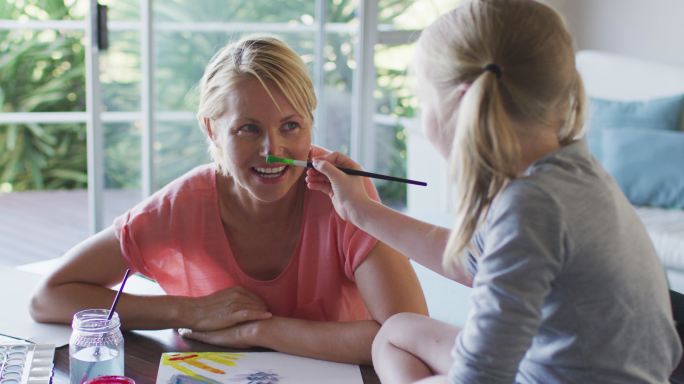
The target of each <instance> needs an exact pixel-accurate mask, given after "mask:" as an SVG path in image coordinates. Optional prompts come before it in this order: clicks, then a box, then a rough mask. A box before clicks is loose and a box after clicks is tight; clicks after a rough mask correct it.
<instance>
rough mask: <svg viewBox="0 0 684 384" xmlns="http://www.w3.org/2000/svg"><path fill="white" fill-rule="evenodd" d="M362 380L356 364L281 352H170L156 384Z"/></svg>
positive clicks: (350, 383) (340, 383) (344, 383)
mask: <svg viewBox="0 0 684 384" xmlns="http://www.w3.org/2000/svg"><path fill="white" fill-rule="evenodd" d="M307 383H312V384H313V383H317V384H318V383H329V384H362V383H363V380H362V379H361V371H360V370H359V367H358V366H357V365H351V364H341V363H333V362H330V361H323V360H316V359H309V358H306V357H299V356H293V355H288V354H285V353H279V352H243V353H232V352H169V353H164V354H163V355H162V357H161V361H160V364H159V372H158V374H157V384H307Z"/></svg>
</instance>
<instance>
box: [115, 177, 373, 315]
mask: <svg viewBox="0 0 684 384" xmlns="http://www.w3.org/2000/svg"><path fill="white" fill-rule="evenodd" d="M301 182H303V180H302V181H301ZM367 186H370V188H367V189H370V190H372V191H371V194H372V195H373V196H374V198H375V199H377V198H378V196H377V192H376V191H375V188H373V187H372V183H370V182H368V183H367ZM305 190H306V192H305V196H304V214H303V215H302V229H301V236H300V239H299V244H298V245H297V246H296V249H295V252H294V254H293V256H292V258H291V259H290V262H289V263H288V265H287V266H286V267H285V269H284V270H283V271H282V272H281V273H280V275H278V276H277V277H276V278H274V279H272V280H266V281H264V280H256V279H254V278H252V277H250V276H249V275H247V274H246V273H244V272H243V271H242V270H241V268H240V266H239V265H238V264H237V262H236V260H235V257H234V256H233V253H232V251H231V247H230V243H229V241H228V238H227V236H226V235H225V232H224V229H223V225H222V223H221V217H220V214H219V205H218V196H217V189H216V169H215V167H214V165H213V164H212V165H204V166H200V167H197V168H195V169H193V170H191V171H190V172H188V173H187V174H185V175H184V176H182V177H180V178H178V179H176V180H174V181H173V182H171V183H170V184H168V185H167V186H166V187H164V188H163V189H161V190H159V191H158V192H157V193H155V194H154V195H152V196H150V197H149V198H147V199H145V200H144V201H143V202H141V203H140V204H138V205H137V206H135V207H133V208H132V209H131V210H129V211H128V212H126V213H125V214H123V215H121V216H119V217H118V218H116V219H115V220H114V230H115V233H116V236H117V237H118V239H119V242H120V244H121V252H122V254H123V257H124V259H125V261H126V263H127V264H128V265H129V266H130V268H131V269H132V271H135V272H139V273H141V274H143V275H145V276H147V277H150V278H152V279H154V280H156V281H157V282H158V283H159V285H160V286H161V287H162V288H163V289H164V291H165V292H166V293H167V294H169V295H179V296H193V297H197V296H204V295H208V294H211V293H214V292H216V291H219V290H221V289H224V288H228V287H232V286H235V285H239V286H242V287H244V288H246V289H248V290H250V291H252V292H254V293H256V294H257V295H259V296H260V297H261V298H262V299H263V300H264V301H265V302H266V305H267V306H268V309H269V311H271V312H272V313H273V314H274V315H277V316H285V317H295V318H301V319H308V320H319V321H350V320H361V319H369V318H370V316H369V314H368V311H367V309H366V306H365V305H364V303H363V300H362V298H361V296H360V294H359V291H358V289H357V287H356V284H355V282H354V271H355V270H356V268H357V267H358V266H359V265H360V264H361V263H363V261H364V260H365V259H366V256H367V255H368V253H369V252H370V250H371V249H372V248H373V247H374V246H375V244H376V243H377V240H376V239H375V238H373V237H371V236H370V235H368V234H366V233H365V232H363V231H361V230H360V229H359V228H357V227H355V226H354V225H352V224H350V223H347V222H346V221H344V220H342V219H341V218H340V217H339V216H338V215H337V213H336V212H335V210H334V208H333V206H332V203H331V201H330V198H329V197H328V196H326V195H325V194H323V193H321V192H318V191H311V190H309V189H308V188H305ZM254 236H259V234H258V233H255V234H254Z"/></svg>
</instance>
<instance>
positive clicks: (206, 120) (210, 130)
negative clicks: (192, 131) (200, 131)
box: [202, 117, 216, 141]
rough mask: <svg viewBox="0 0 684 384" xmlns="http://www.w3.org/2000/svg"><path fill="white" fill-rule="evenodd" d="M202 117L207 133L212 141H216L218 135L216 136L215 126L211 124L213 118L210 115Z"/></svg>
mask: <svg viewBox="0 0 684 384" xmlns="http://www.w3.org/2000/svg"><path fill="white" fill-rule="evenodd" d="M202 119H203V122H204V128H206V130H207V135H209V138H210V139H211V141H215V140H216V136H214V127H212V126H211V119H210V118H208V117H203V118H202Z"/></svg>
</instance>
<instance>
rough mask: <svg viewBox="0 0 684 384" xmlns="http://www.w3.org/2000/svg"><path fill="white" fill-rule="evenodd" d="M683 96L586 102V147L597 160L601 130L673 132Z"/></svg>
mask: <svg viewBox="0 0 684 384" xmlns="http://www.w3.org/2000/svg"><path fill="white" fill-rule="evenodd" d="M683 110H684V94H682V95H677V96H670V97H664V98H659V99H652V100H645V101H616V100H604V99H597V98H589V116H588V117H589V120H588V128H589V131H588V132H587V143H588V144H589V150H590V151H591V153H592V154H593V155H594V156H595V157H596V158H597V159H599V160H601V159H602V157H603V155H602V153H601V148H602V145H601V138H602V136H601V131H602V130H604V129H652V130H669V131H676V130H679V129H680V127H681V118H682V111H683Z"/></svg>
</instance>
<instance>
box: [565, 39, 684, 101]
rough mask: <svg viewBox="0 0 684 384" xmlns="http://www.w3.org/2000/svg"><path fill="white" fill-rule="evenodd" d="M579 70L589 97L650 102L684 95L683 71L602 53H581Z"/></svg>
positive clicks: (677, 68) (579, 55) (677, 67)
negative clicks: (655, 99)
mask: <svg viewBox="0 0 684 384" xmlns="http://www.w3.org/2000/svg"><path fill="white" fill-rule="evenodd" d="M576 62H577V69H578V71H579V72H580V75H581V76H582V79H583V80H584V86H585V88H586V90H587V94H588V95H589V96H594V97H600V98H604V99H611V100H647V99H653V98H658V97H665V96H672V95H676V94H680V93H684V67H683V66H674V65H667V64H662V63H656V62H652V61H647V60H640V59H635V58H631V57H625V56H620V55H615V54H612V53H606V52H599V51H579V52H577V57H576Z"/></svg>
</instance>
